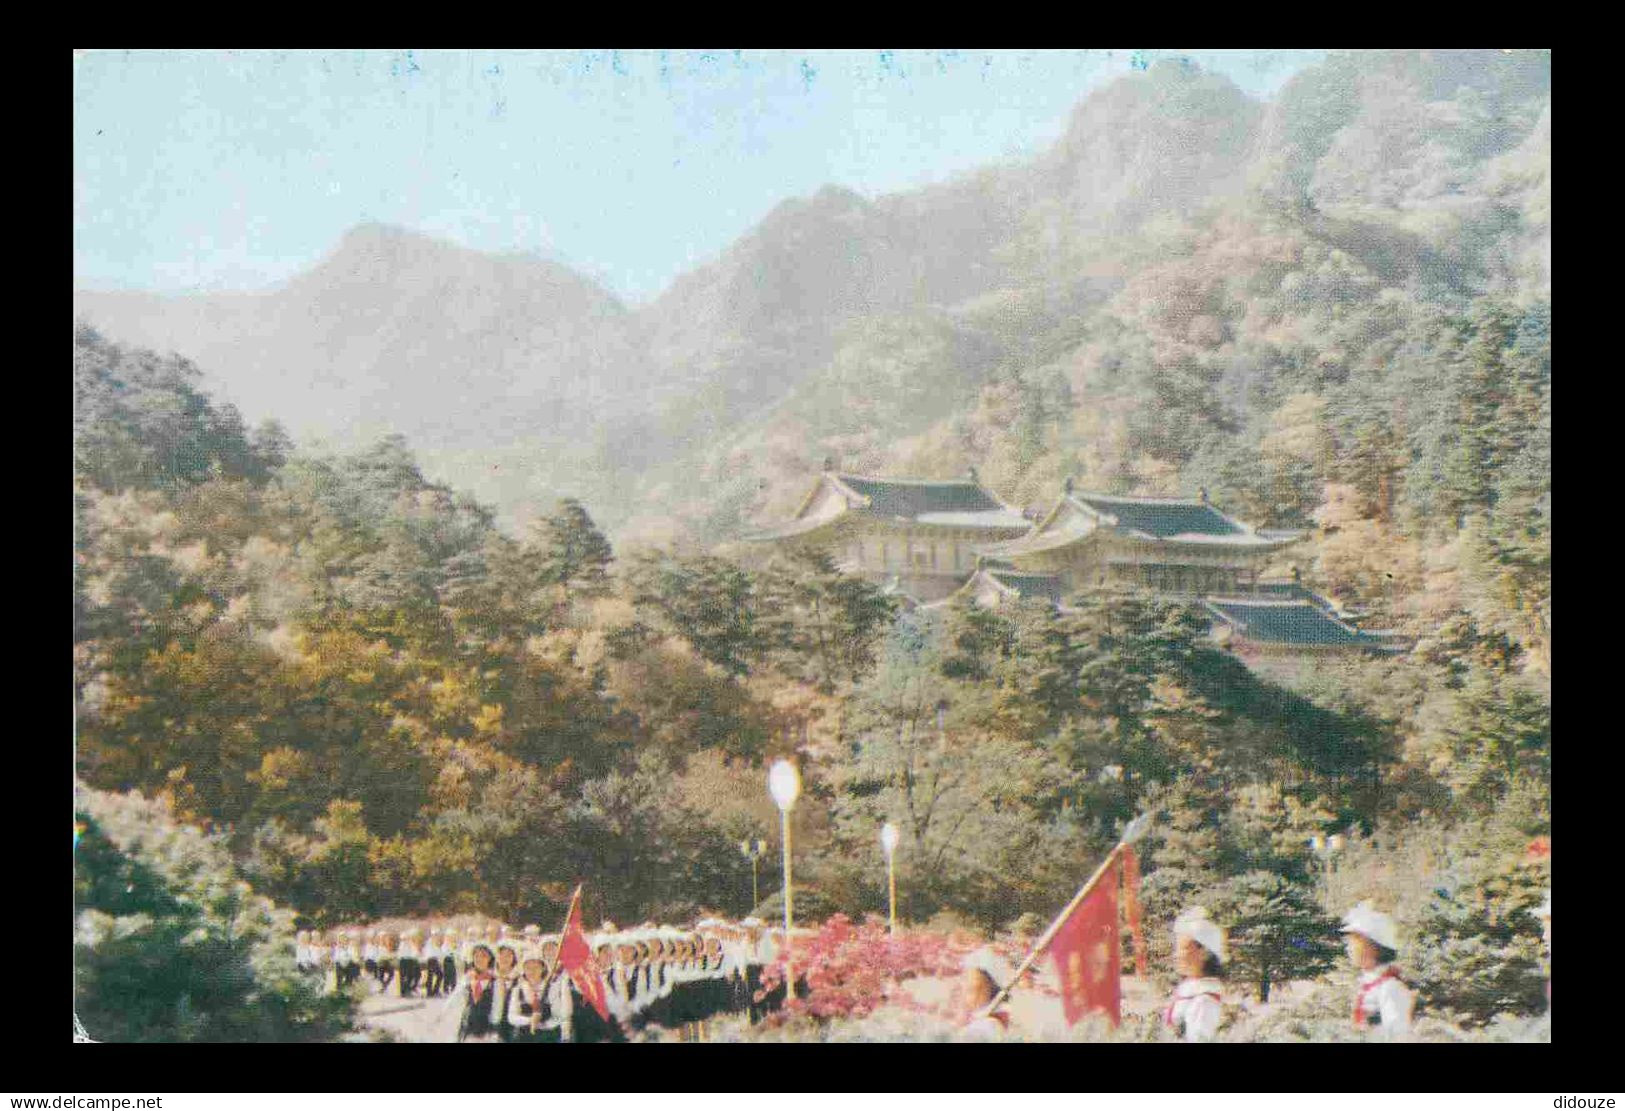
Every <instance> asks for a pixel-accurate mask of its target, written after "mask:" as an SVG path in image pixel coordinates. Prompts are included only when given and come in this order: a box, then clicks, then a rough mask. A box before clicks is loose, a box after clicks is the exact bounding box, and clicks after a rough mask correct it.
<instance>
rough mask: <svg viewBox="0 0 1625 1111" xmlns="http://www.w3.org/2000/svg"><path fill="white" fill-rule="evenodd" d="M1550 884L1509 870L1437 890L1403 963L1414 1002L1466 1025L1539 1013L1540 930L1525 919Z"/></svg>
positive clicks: (1541, 874)
mask: <svg viewBox="0 0 1625 1111" xmlns="http://www.w3.org/2000/svg"><path fill="white" fill-rule="evenodd" d="M1550 882H1551V880H1550V876H1549V874H1548V873H1547V871H1546V870H1545V869H1543V868H1540V867H1535V866H1529V865H1523V864H1517V865H1511V866H1507V867H1502V868H1497V869H1493V870H1491V871H1490V872H1489V873H1488V874H1487V875H1485V876H1483V877H1482V878H1479V879H1477V880H1474V881H1472V882H1469V883H1464V884H1462V885H1461V886H1459V887H1457V888H1456V889H1454V890H1451V889H1450V888H1448V887H1442V888H1440V889H1439V890H1437V891H1436V892H1435V893H1434V897H1433V899H1432V900H1431V901H1430V903H1429V905H1428V908H1427V910H1426V912H1425V913H1424V915H1423V917H1422V921H1421V924H1420V925H1419V926H1418V928H1417V931H1416V939H1415V941H1414V943H1413V945H1412V951H1411V953H1410V954H1408V955H1407V956H1406V958H1405V960H1406V966H1405V967H1406V971H1407V972H1408V973H1410V975H1411V977H1412V982H1413V984H1414V986H1415V987H1416V988H1417V990H1418V992H1419V993H1420V995H1421V998H1422V1001H1423V1002H1424V1003H1425V1004H1427V1005H1428V1006H1430V1007H1437V1008H1439V1009H1441V1010H1446V1011H1450V1012H1454V1013H1455V1014H1457V1015H1459V1016H1461V1017H1462V1018H1463V1019H1464V1020H1465V1021H1467V1022H1470V1023H1474V1024H1483V1023H1486V1022H1488V1021H1489V1020H1490V1019H1492V1018H1494V1017H1495V1016H1496V1015H1500V1014H1505V1013H1512V1014H1520V1015H1528V1014H1537V1013H1539V1012H1540V1011H1542V1010H1544V1009H1545V1007H1546V990H1545V984H1546V978H1547V977H1546V972H1545V962H1544V959H1543V945H1542V939H1541V925H1540V920H1539V919H1537V918H1536V917H1535V916H1534V915H1532V914H1531V913H1530V911H1531V910H1532V909H1533V908H1534V907H1536V906H1538V905H1539V903H1540V901H1541V898H1542V893H1543V891H1545V890H1546V889H1547V888H1548V887H1549V885H1550Z"/></svg>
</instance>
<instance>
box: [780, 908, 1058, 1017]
mask: <svg viewBox="0 0 1625 1111" xmlns="http://www.w3.org/2000/svg"><path fill="white" fill-rule="evenodd" d="M984 947H986V948H991V949H993V951H994V952H995V953H997V954H998V955H999V956H1000V957H1002V958H1003V959H1004V960H1005V961H1007V962H1008V963H1009V965H1010V967H1011V968H1012V970H1013V969H1014V968H1015V967H1016V965H1017V964H1018V963H1019V962H1020V961H1021V959H1022V957H1024V956H1025V955H1026V953H1025V951H1024V950H1021V949H1019V947H1018V946H1017V944H1016V943H1014V942H1009V941H999V942H994V943H992V944H991V945H988V943H987V942H984V941H982V940H981V939H980V938H978V937H976V936H975V935H974V934H971V933H968V932H955V933H948V934H943V933H933V932H927V931H919V932H900V933H898V934H897V935H895V936H893V935H892V934H890V933H888V932H887V930H886V920H885V919H884V918H881V917H879V916H877V915H871V916H869V917H868V918H867V919H866V920H865V921H864V922H863V923H862V925H857V924H854V923H853V921H852V920H851V919H850V918H848V917H847V916H846V915H844V914H837V915H835V916H834V917H832V918H830V920H829V921H827V922H826V923H824V925H823V927H822V928H821V929H820V930H819V931H818V933H817V934H816V935H815V936H813V937H811V938H798V939H797V941H796V945H795V950H794V952H793V953H792V954H791V956H792V960H793V963H794V965H795V971H796V980H797V983H798V989H797V994H796V998H795V999H792V1000H789V1001H787V1002H786V1004H785V1007H784V1011H783V1012H780V1013H779V1014H775V1015H773V1016H770V1017H769V1021H770V1022H782V1021H783V1020H784V1018H785V1017H787V1016H795V1015H810V1016H812V1017H813V1018H816V1019H831V1018H866V1017H868V1016H869V1015H871V1014H873V1013H874V1012H875V1010H877V1009H878V1008H880V1007H882V1006H888V1005H891V1006H898V1007H902V1008H905V1009H908V1010H912V1011H939V1010H941V1008H933V1007H927V1006H925V1005H923V1004H921V1003H919V1002H917V1001H916V1000H915V999H914V998H913V996H911V995H910V994H909V993H908V992H907V991H902V990H899V985H900V984H902V983H903V982H904V981H905V980H911V979H915V978H917V977H954V976H958V975H959V974H960V972H961V971H962V970H963V969H964V964H965V958H966V957H967V956H969V955H970V954H971V953H973V952H975V951H976V950H978V949H982V948H984ZM1024 979H1027V977H1024ZM783 982H784V962H783V960H782V959H781V960H780V961H778V962H776V963H774V964H772V965H768V966H767V967H765V968H763V969H762V991H761V993H759V995H758V998H762V997H763V996H765V995H766V994H767V993H769V992H772V991H774V990H775V989H777V988H778V987H779V986H780V985H781V984H783ZM803 984H804V985H805V990H804V991H803V990H801V987H800V986H799V985H803Z"/></svg>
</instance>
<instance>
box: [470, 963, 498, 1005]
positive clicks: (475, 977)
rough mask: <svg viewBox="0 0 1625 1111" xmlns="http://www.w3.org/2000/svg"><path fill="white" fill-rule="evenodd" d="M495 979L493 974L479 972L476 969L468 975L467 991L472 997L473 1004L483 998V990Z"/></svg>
mask: <svg viewBox="0 0 1625 1111" xmlns="http://www.w3.org/2000/svg"><path fill="white" fill-rule="evenodd" d="M495 979H496V975H495V974H494V973H491V972H481V971H480V970H479V969H477V968H476V969H475V970H474V971H473V972H471V973H469V977H468V983H469V991H470V992H471V993H472V994H473V996H474V1002H476V1003H478V1002H479V1001H480V1000H481V999H482V998H483V997H484V996H485V989H486V988H488V987H490V986H491V981H493V980H495Z"/></svg>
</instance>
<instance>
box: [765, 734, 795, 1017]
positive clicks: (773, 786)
mask: <svg viewBox="0 0 1625 1111" xmlns="http://www.w3.org/2000/svg"><path fill="white" fill-rule="evenodd" d="M767 789H768V791H769V792H770V793H771V794H772V795H773V801H774V802H776V803H778V806H779V817H780V819H781V821H782V823H783V840H784V992H785V998H786V999H794V998H795V997H796V973H795V968H794V967H793V966H792V965H791V963H790V924H791V911H790V901H791V898H790V891H791V888H790V809H791V807H793V806H795V804H796V799H797V798H798V797H799V796H800V795H801V776H800V774H798V773H797V772H796V766H795V765H794V764H792V763H790V761H788V760H780V761H778V762H777V763H775V764H774V765H773V767H772V769H771V770H770V771H769V772H768V773H767Z"/></svg>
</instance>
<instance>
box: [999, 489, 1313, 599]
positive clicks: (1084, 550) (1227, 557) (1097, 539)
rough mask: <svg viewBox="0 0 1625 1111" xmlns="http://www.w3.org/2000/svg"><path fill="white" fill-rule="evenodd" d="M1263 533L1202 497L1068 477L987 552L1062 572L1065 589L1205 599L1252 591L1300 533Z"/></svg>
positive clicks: (1033, 569)
mask: <svg viewBox="0 0 1625 1111" xmlns="http://www.w3.org/2000/svg"><path fill="white" fill-rule="evenodd" d="M1301 536H1302V534H1300V533H1295V532H1266V531H1259V530H1257V529H1255V528H1253V527H1252V526H1251V525H1247V524H1243V523H1242V522H1240V521H1237V520H1236V519H1235V518H1233V517H1230V516H1227V515H1226V514H1224V513H1221V512H1220V511H1219V510H1218V509H1217V508H1216V507H1214V506H1213V505H1211V504H1209V503H1208V500H1207V493H1206V491H1203V493H1202V496H1201V497H1199V498H1194V499H1192V498H1132V497H1118V496H1115V495H1108V494H1088V493H1079V492H1076V491H1074V490H1073V489H1072V482H1071V480H1070V479H1069V480H1067V484H1066V491H1065V492H1064V493H1063V494H1062V495H1061V498H1060V500H1059V501H1057V502H1056V504H1055V506H1054V508H1052V509H1051V510H1050V511H1049V512H1048V513H1047V514H1046V515H1045V516H1044V517H1043V518H1042V519H1041V520H1040V521H1039V522H1038V523H1037V525H1035V526H1034V527H1033V528H1032V530H1031V531H1030V532H1029V533H1028V534H1027V535H1026V536H1023V537H1021V538H1020V539H1019V540H1011V541H1007V542H1004V543H998V544H990V545H987V546H985V547H984V548H983V549H982V551H983V553H984V554H986V555H988V556H990V557H992V558H995V559H999V560H1003V561H1007V562H1009V563H1010V564H1012V565H1013V566H1014V567H1015V568H1016V569H1017V570H1019V571H1023V572H1027V573H1030V574H1041V575H1053V576H1055V577H1057V578H1059V579H1060V580H1061V582H1062V584H1063V586H1064V590H1065V593H1067V594H1075V593H1078V592H1081V591H1087V590H1091V589H1101V588H1104V589H1113V588H1116V589H1123V588H1140V589H1146V590H1151V591H1153V592H1155V593H1157V594H1163V595H1174V596H1194V597H1200V596H1202V595H1207V594H1237V593H1250V592H1251V591H1252V590H1253V589H1254V588H1255V587H1256V586H1257V584H1258V576H1259V572H1260V570H1261V569H1262V567H1263V565H1264V564H1265V563H1266V562H1267V561H1268V560H1269V559H1270V558H1271V557H1272V556H1274V555H1275V554H1276V553H1277V552H1279V551H1280V550H1281V549H1282V548H1285V547H1287V546H1288V545H1289V544H1292V543H1294V542H1296V541H1297V540H1299V539H1301Z"/></svg>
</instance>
